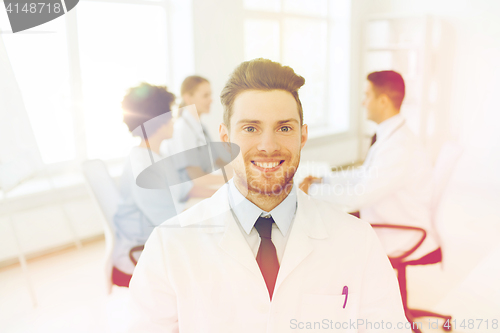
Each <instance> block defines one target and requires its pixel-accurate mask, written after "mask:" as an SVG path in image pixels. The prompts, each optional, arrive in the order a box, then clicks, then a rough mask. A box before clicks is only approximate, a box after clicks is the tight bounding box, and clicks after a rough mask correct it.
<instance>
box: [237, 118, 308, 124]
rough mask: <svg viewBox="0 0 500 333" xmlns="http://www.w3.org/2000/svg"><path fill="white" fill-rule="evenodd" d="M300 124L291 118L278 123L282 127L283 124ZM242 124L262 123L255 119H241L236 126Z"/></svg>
mask: <svg viewBox="0 0 500 333" xmlns="http://www.w3.org/2000/svg"><path fill="white" fill-rule="evenodd" d="M292 122H294V123H297V124H298V123H299V121H298V120H297V119H295V118H290V119H285V120H280V121H278V124H279V125H281V124H286V123H292ZM241 123H245V124H261V123H262V122H261V121H260V120H254V119H241V120H239V121H238V122H236V124H241Z"/></svg>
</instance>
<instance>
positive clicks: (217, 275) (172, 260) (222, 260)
mask: <svg viewBox="0 0 500 333" xmlns="http://www.w3.org/2000/svg"><path fill="white" fill-rule="evenodd" d="M227 188H228V185H227V184H226V185H224V186H223V187H222V188H221V189H219V191H217V192H216V193H215V194H214V195H213V196H212V197H211V198H209V199H206V200H204V201H202V202H200V203H199V204H198V205H196V206H194V207H192V208H191V209H188V210H187V211H185V212H183V213H182V214H180V215H179V216H178V217H177V218H174V219H171V220H169V221H167V222H165V223H164V224H162V225H161V226H159V227H157V228H156V229H155V231H154V232H153V234H152V235H151V237H150V238H149V240H148V241H147V243H146V248H145V250H144V252H143V254H142V256H141V258H140V261H139V263H138V265H137V267H136V270H135V272H134V275H133V277H132V281H131V284H130V292H131V296H132V313H133V314H134V318H133V325H132V327H131V330H130V331H131V332H150V333H154V332H182V333H190V332H192V333H198V332H217V333H221V332H228V333H234V332H238V333H245V332H249V333H258V332H269V333H270V332H296V331H297V329H298V328H300V327H301V325H302V327H306V326H305V325H307V323H308V322H309V323H310V325H313V323H314V322H318V324H316V328H317V330H311V329H308V330H307V331H308V332H314V331H318V332H323V331H325V328H324V327H323V328H322V329H319V328H318V325H319V324H322V325H327V323H329V324H330V325H335V323H336V322H339V323H342V324H341V325H344V328H345V329H336V330H335V332H379V331H380V327H379V329H378V330H377V329H374V328H373V329H366V327H365V326H357V327H354V326H352V323H353V322H356V320H357V319H359V320H364V322H366V321H370V322H372V323H375V322H377V323H379V324H380V322H381V321H382V320H383V321H384V322H385V323H387V322H391V323H392V325H393V329H392V330H391V332H405V333H410V330H408V329H401V330H396V329H394V328H395V327H396V326H395V325H397V323H398V322H401V323H406V318H405V316H404V312H403V307H402V304H401V298H400V294H399V288H398V283H397V280H396V276H395V274H394V272H393V270H392V268H391V265H390V263H389V261H388V259H387V256H386V255H385V253H384V252H383V249H382V248H381V246H380V243H379V241H378V239H377V237H376V235H375V233H374V232H373V230H372V229H371V227H370V226H369V224H368V223H365V222H363V221H360V220H359V219H357V218H355V217H352V216H350V215H348V214H346V213H343V212H340V211H338V210H335V209H334V208H332V207H330V206H329V205H328V204H327V203H325V202H322V201H319V200H315V199H312V198H310V197H309V196H307V195H306V194H305V193H303V192H302V191H299V193H298V199H297V200H298V206H297V212H296V216H295V219H294V222H293V225H292V229H291V230H290V231H289V232H291V234H290V238H289V239H288V242H287V245H286V249H285V253H284V256H283V259H282V262H281V266H280V270H279V274H278V279H277V282H276V287H275V289H274V295H273V299H272V301H270V300H269V294H268V290H267V288H266V284H265V282H264V279H263V277H262V274H261V272H260V270H259V266H258V265H257V262H256V260H255V257H254V255H253V253H252V251H251V249H250V247H249V246H248V244H247V242H246V241H245V239H244V238H243V235H242V234H241V231H240V229H239V227H238V225H237V222H236V221H235V219H234V218H233V215H232V213H231V211H230V208H229V207H230V206H229V203H228V197H227ZM179 225H180V226H179ZM344 286H347V288H348V293H347V294H348V295H347V303H346V305H345V308H343V306H344V302H345V298H346V296H345V295H343V294H342V292H343V289H344ZM330 320H331V321H332V322H333V324H331V322H330ZM349 321H351V322H349ZM343 323H345V324H343ZM348 324H351V326H350V327H347V326H346V325H348Z"/></svg>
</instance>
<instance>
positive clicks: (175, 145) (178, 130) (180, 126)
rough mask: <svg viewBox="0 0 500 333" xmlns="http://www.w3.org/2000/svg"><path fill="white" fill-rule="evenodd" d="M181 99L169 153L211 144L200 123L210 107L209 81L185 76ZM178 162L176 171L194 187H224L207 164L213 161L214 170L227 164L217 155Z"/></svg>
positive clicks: (199, 77) (209, 164) (194, 76)
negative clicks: (190, 181)
mask: <svg viewBox="0 0 500 333" xmlns="http://www.w3.org/2000/svg"><path fill="white" fill-rule="evenodd" d="M181 97H182V102H181V104H180V105H179V118H178V120H177V122H176V124H175V131H174V136H173V139H172V140H169V141H170V142H169V146H168V150H169V151H170V152H184V151H187V150H189V149H193V148H197V147H200V146H204V145H206V144H208V143H210V142H212V141H213V140H212V139H211V138H210V135H209V133H208V131H207V129H206V127H205V126H204V125H203V124H202V123H201V116H202V115H204V114H208V113H209V112H210V106H211V104H212V89H211V86H210V82H208V80H207V79H205V78H203V77H201V76H197V75H193V76H188V77H187V78H186V79H184V81H183V82H182V85H181ZM178 161H179V163H178V168H179V172H180V173H181V174H182V175H184V177H185V178H186V179H187V180H192V181H193V182H194V184H195V185H199V186H214V185H222V184H224V180H223V178H222V176H218V175H210V173H211V172H212V165H211V162H214V166H216V169H217V168H218V167H222V166H223V165H226V164H227V163H226V162H225V159H224V157H223V156H222V155H221V154H216V155H215V156H212V161H210V160H209V159H202V158H200V159H192V158H191V159H189V158H186V159H178ZM200 177H202V178H200ZM211 194H212V193H211ZM211 194H210V195H211Z"/></svg>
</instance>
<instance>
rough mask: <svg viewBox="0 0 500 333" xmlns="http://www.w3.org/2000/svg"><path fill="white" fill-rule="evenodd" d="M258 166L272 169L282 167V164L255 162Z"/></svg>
mask: <svg viewBox="0 0 500 333" xmlns="http://www.w3.org/2000/svg"><path fill="white" fill-rule="evenodd" d="M254 163H255V165H256V166H258V167H260V168H264V169H272V168H275V167H277V166H278V165H280V163H281V162H272V163H261V162H254Z"/></svg>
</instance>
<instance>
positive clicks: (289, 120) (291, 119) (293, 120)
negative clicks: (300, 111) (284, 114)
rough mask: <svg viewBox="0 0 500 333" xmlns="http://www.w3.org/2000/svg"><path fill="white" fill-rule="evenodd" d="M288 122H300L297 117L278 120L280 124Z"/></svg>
mask: <svg viewBox="0 0 500 333" xmlns="http://www.w3.org/2000/svg"><path fill="white" fill-rule="evenodd" d="M286 123H297V124H298V123H299V122H298V120H297V119H295V118H290V119H286V120H280V121H278V124H280V125H281V124H286Z"/></svg>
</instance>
